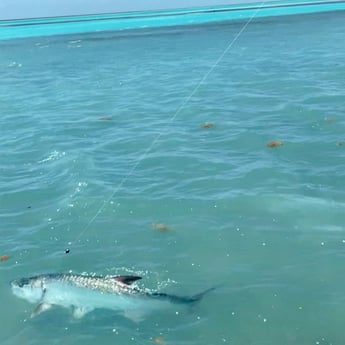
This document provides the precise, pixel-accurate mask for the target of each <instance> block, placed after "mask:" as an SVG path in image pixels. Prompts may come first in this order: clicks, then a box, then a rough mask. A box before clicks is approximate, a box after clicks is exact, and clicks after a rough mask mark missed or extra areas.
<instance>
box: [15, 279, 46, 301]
mask: <svg viewBox="0 0 345 345" xmlns="http://www.w3.org/2000/svg"><path fill="white" fill-rule="evenodd" d="M11 288H12V292H13V294H14V295H16V296H17V297H19V298H23V299H25V300H27V301H28V302H30V303H37V302H40V301H41V300H42V298H43V296H44V293H45V287H44V279H43V278H41V277H32V278H20V279H16V280H13V281H11Z"/></svg>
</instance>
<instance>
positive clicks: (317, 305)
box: [0, 12, 345, 345]
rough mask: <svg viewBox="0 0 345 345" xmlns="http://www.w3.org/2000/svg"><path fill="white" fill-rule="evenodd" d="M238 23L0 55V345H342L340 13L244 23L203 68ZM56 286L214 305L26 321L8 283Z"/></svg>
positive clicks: (4, 49)
mask: <svg viewBox="0 0 345 345" xmlns="http://www.w3.org/2000/svg"><path fill="white" fill-rule="evenodd" d="M244 25H245V23H244V22H232V23H224V24H221V25H212V26H211V25H210V26H208V25H204V26H193V27H188V28H183V27H180V28H169V29H155V30H140V31H128V32H112V33H94V34H85V35H77V36H60V37H46V38H32V39H25V40H24V39H23V40H7V41H0V74H1V83H0V114H1V116H0V134H1V144H0V157H1V158H0V176H1V178H0V235H1V241H0V256H2V255H8V256H9V258H8V260H4V261H1V262H0V295H1V312H0V343H1V344H3V345H17V344H25V345H31V344H34V345H43V344H44V345H45V344H64V345H72V344H73V345H78V344H83V345H89V344H90V345H91V344H95V342H98V343H99V344H104V345H107V344H155V343H156V344H166V345H169V344H175V345H203V344H205V345H211V344H214V345H216V344H234V345H276V344H280V345H285V344H286V345H291V344H298V345H307V344H320V345H326V344H327V345H336V344H344V343H345V335H344V331H343V324H344V320H345V294H344V285H345V275H344V267H345V263H344V259H345V213H344V206H345V189H344V185H345V170H344V168H345V111H344V109H345V108H344V100H345V69H344V61H345V44H344V32H345V14H344V13H343V12H339V13H337V14H336V13H332V14H318V15H308V16H296V17H281V18H276V19H260V20H253V21H252V22H251V23H250V24H249V25H248V26H247V27H246V28H245V30H243V32H242V33H241V34H240V36H239V37H238V39H237V40H236V41H235V42H234V43H233V45H232V46H231V48H230V49H229V50H228V52H227V53H226V54H225V55H224V56H223V58H221V59H220V61H218V62H217V60H218V59H219V57H220V56H221V54H222V53H223V52H224V50H225V49H226V48H227V47H228V46H229V44H231V42H232V41H233V40H234V39H235V38H236V36H237V35H238V34H239V32H240V31H241V30H242V29H243V26H244ZM216 62H217V63H216ZM213 67H214V68H213ZM205 124H208V125H206V126H205ZM203 127H207V128H203ZM272 140H275V141H281V142H282V143H283V145H281V146H277V147H267V143H268V142H269V141H272ZM159 223H162V224H165V225H166V227H167V229H166V230H165V231H163V230H159V229H157V228H156V227H155V226H153V225H152V224H159ZM67 248H68V249H69V250H70V252H69V253H68V254H66V253H65V250H66V249H67ZM69 271H72V272H74V273H82V272H87V273H90V274H91V273H97V274H102V275H117V274H136V275H142V276H143V280H142V281H140V282H139V283H138V284H139V285H140V286H145V287H146V288H149V289H152V290H158V291H160V292H169V293H174V294H180V295H193V294H194V293H197V292H200V291H202V290H204V289H207V288H209V287H212V286H217V288H216V290H214V291H212V292H210V293H209V294H208V295H206V296H205V298H204V299H203V300H202V301H201V303H199V304H198V305H196V306H194V308H182V309H181V307H177V306H171V308H168V309H167V310H162V311H159V312H157V313H153V314H150V315H148V316H147V317H146V318H145V320H144V321H142V322H140V323H135V322H132V321H130V320H127V319H126V318H124V317H123V316H122V315H120V314H117V313H114V312H112V311H109V310H96V311H93V312H91V313H89V314H87V315H86V316H85V317H84V318H83V319H81V320H75V319H74V318H73V316H72V313H71V312H70V311H69V310H65V309H62V308H58V307H57V308H54V309H52V310H49V311H47V312H46V313H43V314H41V315H39V316H38V317H36V318H34V319H30V314H31V311H32V310H33V309H34V307H35V306H34V305H32V304H29V303H28V302H27V301H24V300H20V299H18V298H17V297H16V296H14V295H13V294H12V292H11V289H10V285H9V282H10V281H11V280H12V279H15V278H18V277H27V276H32V275H36V274H41V273H55V272H69Z"/></svg>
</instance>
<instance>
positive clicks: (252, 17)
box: [65, 0, 266, 254]
mask: <svg viewBox="0 0 345 345" xmlns="http://www.w3.org/2000/svg"><path fill="white" fill-rule="evenodd" d="M265 2H266V0H265V1H262V2H261V4H260V5H259V6H258V7H257V8H256V10H255V11H254V13H253V14H252V16H251V17H250V18H249V19H248V20H247V21H246V22H245V23H244V25H243V26H242V28H241V30H240V31H239V32H238V33H237V34H236V36H235V37H234V38H233V39H232V41H230V43H229V44H228V46H227V47H226V49H225V50H224V51H223V52H222V53H221V54H220V56H219V57H218V59H217V60H216V61H215V62H214V63H213V65H212V66H211V68H210V69H209V70H208V71H207V72H206V73H205V75H204V76H203V77H202V79H201V80H200V81H199V82H198V84H197V85H196V86H195V87H194V89H193V90H192V92H191V93H190V95H189V96H188V97H187V98H185V100H184V101H183V102H182V104H181V105H180V106H179V107H178V108H177V110H176V112H175V113H174V115H173V116H172V117H171V118H170V120H169V121H168V122H167V123H166V125H165V127H164V128H163V130H162V131H160V132H159V133H158V134H157V136H156V137H155V138H154V139H153V141H152V143H151V144H150V145H149V146H148V147H147V149H146V150H145V151H144V153H143V154H141V156H140V157H139V159H138V160H137V161H136V162H135V164H134V165H133V166H132V168H131V169H130V170H129V171H128V173H127V174H126V176H125V177H124V178H123V179H122V180H121V182H120V183H119V184H118V186H117V187H116V188H115V189H114V190H113V192H112V193H111V195H110V196H109V197H108V198H107V199H106V200H104V201H103V203H102V205H101V206H100V208H99V209H98V211H97V212H96V213H95V215H94V216H93V217H92V218H91V219H90V221H89V222H88V223H87V225H86V226H85V228H84V229H83V230H82V231H81V232H80V233H79V234H78V236H77V237H76V238H75V240H74V241H77V240H79V239H80V238H81V237H82V236H83V235H84V234H85V232H86V231H87V229H88V228H89V227H90V225H91V224H92V223H93V222H94V221H95V219H96V218H97V217H98V216H99V214H100V213H101V212H102V211H103V209H104V207H105V205H107V204H108V203H109V202H110V200H111V199H112V198H113V197H114V195H115V194H116V193H117V192H118V191H119V190H120V189H121V187H122V186H123V185H124V183H125V182H126V181H127V180H128V179H129V177H131V176H132V174H133V172H134V171H135V170H136V168H137V167H138V165H139V164H140V163H141V162H142V161H143V160H144V159H145V158H146V157H147V155H148V153H149V152H150V151H151V149H152V148H153V146H154V145H155V144H156V143H157V142H158V140H159V139H160V137H161V136H162V135H163V133H165V132H166V130H167V129H168V127H169V126H170V125H171V123H172V122H174V120H175V119H176V117H177V116H178V115H179V114H180V113H181V111H182V110H183V109H184V107H185V106H186V105H187V104H188V103H189V101H190V100H191V99H192V97H193V96H194V95H195V94H196V92H197V91H198V90H199V88H200V86H201V85H202V84H203V83H204V82H205V81H206V80H207V78H208V77H209V76H210V74H211V73H212V72H213V71H214V69H215V68H216V67H217V65H218V64H219V63H220V62H221V61H222V59H223V58H224V56H225V55H226V54H227V53H228V51H229V50H230V49H231V48H232V46H233V45H234V44H235V43H236V41H237V40H238V39H239V37H240V36H241V35H242V34H243V32H244V31H245V30H246V28H247V27H248V25H249V24H250V23H251V22H252V20H253V19H254V18H255V17H256V15H257V14H258V12H259V11H260V10H261V9H262V7H263V6H264V5H265ZM69 244H72V243H71V242H69ZM69 252H70V249H68V248H67V249H66V250H65V253H66V254H68V253H69Z"/></svg>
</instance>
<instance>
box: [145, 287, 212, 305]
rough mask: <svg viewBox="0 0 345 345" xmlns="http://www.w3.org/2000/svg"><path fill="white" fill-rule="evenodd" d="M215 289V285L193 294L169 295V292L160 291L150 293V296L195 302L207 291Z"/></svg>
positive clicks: (176, 301)
mask: <svg viewBox="0 0 345 345" xmlns="http://www.w3.org/2000/svg"><path fill="white" fill-rule="evenodd" d="M215 289H216V288H215V287H212V288H209V289H207V290H205V291H203V292H200V293H198V294H195V295H193V296H176V295H169V294H166V293H160V292H155V293H153V294H152V296H154V297H160V298H164V299H168V300H170V302H172V303H176V304H195V303H198V302H200V301H201V300H202V299H203V297H204V296H205V295H206V294H208V293H209V292H211V291H213V290H215Z"/></svg>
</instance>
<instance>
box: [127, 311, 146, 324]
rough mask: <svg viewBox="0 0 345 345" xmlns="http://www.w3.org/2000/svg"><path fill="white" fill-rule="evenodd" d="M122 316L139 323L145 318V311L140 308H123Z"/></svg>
mask: <svg viewBox="0 0 345 345" xmlns="http://www.w3.org/2000/svg"><path fill="white" fill-rule="evenodd" d="M123 315H124V317H126V318H127V319H130V320H132V321H134V322H136V323H139V322H141V321H143V320H144V319H145V313H143V312H142V311H140V310H125V312H124V313H123Z"/></svg>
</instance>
